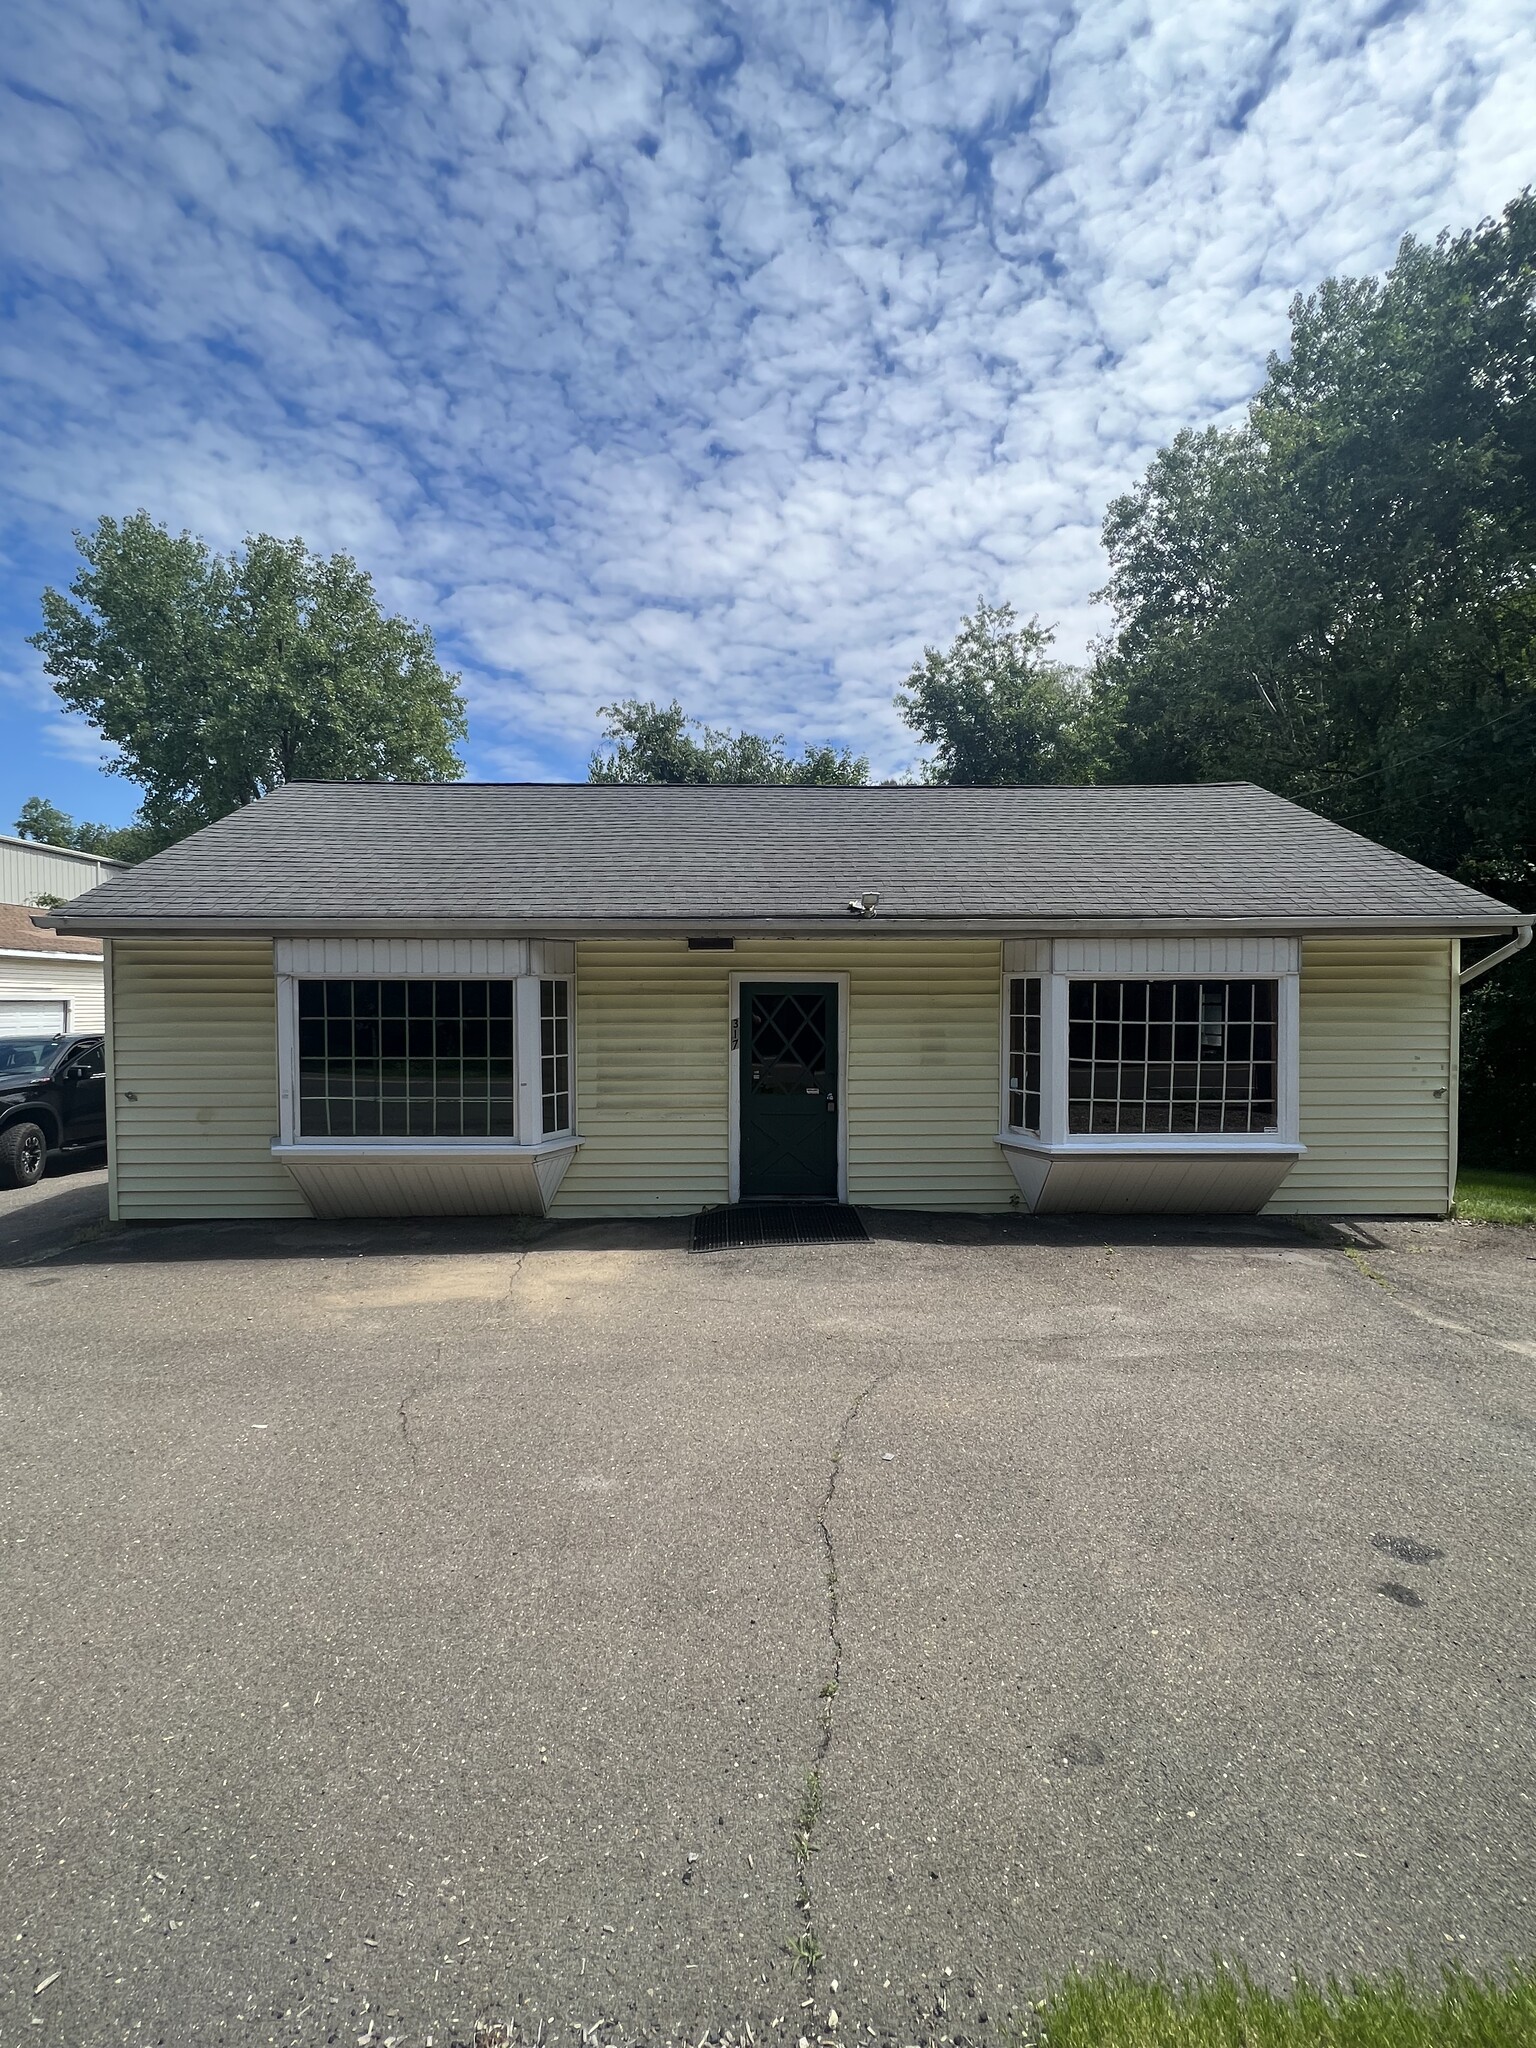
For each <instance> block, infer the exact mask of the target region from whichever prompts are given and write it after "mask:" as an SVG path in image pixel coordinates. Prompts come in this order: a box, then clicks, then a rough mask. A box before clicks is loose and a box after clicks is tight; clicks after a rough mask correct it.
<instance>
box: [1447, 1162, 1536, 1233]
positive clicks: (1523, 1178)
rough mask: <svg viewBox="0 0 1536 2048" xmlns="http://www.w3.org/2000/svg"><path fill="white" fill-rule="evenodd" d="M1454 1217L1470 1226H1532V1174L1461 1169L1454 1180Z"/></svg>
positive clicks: (1535, 1209)
mask: <svg viewBox="0 0 1536 2048" xmlns="http://www.w3.org/2000/svg"><path fill="white" fill-rule="evenodd" d="M1455 1214H1456V1215H1457V1216H1459V1217H1461V1218H1462V1219H1463V1220H1464V1221H1467V1222H1471V1223H1525V1224H1536V1173H1494V1172H1491V1171H1484V1170H1483V1169H1482V1168H1480V1167H1475V1166H1469V1167H1467V1168H1465V1169H1464V1170H1463V1171H1462V1172H1461V1173H1458V1174H1457V1176H1456V1206H1455Z"/></svg>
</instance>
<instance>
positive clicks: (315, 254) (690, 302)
mask: <svg viewBox="0 0 1536 2048" xmlns="http://www.w3.org/2000/svg"><path fill="white" fill-rule="evenodd" d="M0 87H3V90H4V93H5V102H4V105H3V108H0V176H3V178H4V183H5V193H4V206H3V214H0V237H3V240H0V271H3V283H4V289H3V294H0V317H3V323H4V331H3V334H0V375H3V377H4V378H5V381H6V385H7V389H6V393H5V403H4V405H3V407H0V440H3V444H4V445H3V446H0V491H3V494H4V496H3V503H0V827H8V826H9V823H10V820H11V819H12V818H13V817H14V815H15V810H16V807H17V805H18V804H19V803H20V801H21V800H22V799H23V798H24V797H26V796H27V795H30V794H32V793H34V792H36V793H39V794H46V795H50V796H52V797H53V798H54V799H55V800H56V801H59V802H62V803H63V804H64V805H65V807H66V808H68V809H70V810H73V811H75V812H77V813H80V814H84V815H88V816H94V817H102V818H106V819H109V820H113V821H116V820H121V819H125V818H126V817H127V816H128V815H129V814H130V813H131V811H132V808H133V803H134V792H133V789H132V787H131V785H129V784H126V783H123V782H120V781H115V780H113V779H110V778H107V777H104V776H102V775H101V773H100V772H99V765H98V764H99V760H100V753H99V749H98V747H97V745H96V743H95V740H94V738H93V736H92V735H91V734H90V733H89V731H87V730H86V729H84V728H83V727H79V726H77V725H73V724H71V723H69V722H66V721H65V720H64V719H63V718H62V717H61V716H59V715H57V713H56V707H55V706H54V703H53V700H52V698H51V696H50V693H49V691H48V689H47V685H46V679H45V678H44V677H43V676H42V672H41V668H40V666H39V663H38V659H37V657H36V655H35V654H34V653H33V652H32V650H31V649H29V648H28V647H27V645H26V635H27V634H28V633H29V632H30V631H31V630H33V628H34V627H35V625H36V622H37V593H38V591H39V589H40V588H41V586H42V585H43V584H44V583H45V582H48V581H53V582H55V583H63V582H65V581H67V579H68V577H69V575H70V573H71V563H72V547H71V541H70V533H71V529H72V528H74V527H77V526H81V525H86V524H89V523H91V522H92V521H93V520H94V519H95V517H96V516H97V515H98V514H99V513H101V512H113V513H123V512H127V511H129V510H132V509H133V508H134V507H136V506H141V505H142V506H144V507H146V508H147V509H148V510H149V511H150V512H152V513H153V514H154V515H155V516H156V517H158V518H160V519H162V520H164V521H166V522H167V523H168V524H170V525H171V526H173V527H178V528H179V527H182V526H188V527H191V528H192V529H193V530H195V531H196V532H199V533H201V534H202V535H204V536H205V537H206V538H207V539H209V540H210V541H212V542H214V543H215V544H217V545H220V546H228V545H231V544H233V543H235V542H237V541H238V540H239V539H240V537H241V536H242V535H243V534H244V533H245V532H247V531H250V530H257V529H266V530H268V531H272V532H276V533H279V534H284V535H287V534H292V533H299V534H302V535H303V536H304V537H305V538H306V539H307V540H308V541H309V542H310V543H311V545H313V546H317V547H322V548H345V549H347V550H349V551H350V552H352V553H353V554H355V555H356V556H357V558H358V559H359V560H360V561H361V562H362V563H363V564H364V565H365V566H367V567H368V568H369V569H371V570H372V571H373V573H374V575H375V577H376V579H377V581H378V583H379V586H380V588H381V591H382V593H383V594H384V596H385V598H386V599H387V601H388V602H389V603H390V604H391V605H392V606H393V607H395V608H398V609H400V610H404V611H406V612H408V613H409V614H411V615H412V616H414V617H417V618H420V619H423V620H425V621H427V622H428V623H430V624H431V625H432V627H433V628H434V630H435V631H436V633H437V635H438V637H439V641H440V643H441V647H442V650H443V653H444V655H445V657H446V658H447V659H448V660H449V661H450V662H451V663H452V664H453V665H454V666H456V667H459V668H460V669H462V671H463V674H464V678H465V683H466V687H467V688H468V691H469V695H470V700H471V710H472V738H471V745H470V771H471V773H472V774H476V775H481V776H553V777H562V776H568V775H579V774H581V773H582V772H583V768H584V764H585V761H586V757H587V755H588V753H589V751H590V748H591V746H592V743H593V740H594V737H595V732H596V719H595V709H596V707H597V706H598V705H599V704H601V703H603V702H605V701H608V700H610V699H612V698H614V697H616V696H620V695H628V694H632V693H633V694H640V695H644V696H656V697H661V698H668V697H671V696H674V695H675V696H678V697H680V698H681V699H682V701H683V703H684V704H685V705H686V706H687V707H688V708H689V709H690V710H693V711H696V712H701V713H705V714H707V715H709V716H710V717H712V718H714V719H716V720H720V721H728V722H731V723H738V722H740V723H750V724H752V725H754V726H757V727H759V728H767V729H773V730H785V731H787V732H789V733H790V734H791V735H792V736H795V737H815V738H818V739H830V740H834V741H838V742H843V741H847V742H851V743H852V744H854V745H855V746H857V747H859V748H861V749H865V750H867V751H869V752H870V753H871V754H872V756H873V757H874V760H875V764H876V767H877V769H879V770H880V771H881V772H885V773H892V772H897V771H900V770H902V769H904V768H906V767H908V766H910V764H911V761H912V746H911V742H910V736H909V735H907V734H906V733H905V732H904V730H903V728H902V727H901V726H900V724H899V723H898V721H897V720H896V718H895V715H894V713H893V711H892V709H891V704H890V699H891V696H892V693H893V691H894V690H895V688H896V687H897V686H898V685H899V684H900V682H901V680H902V678H903V676H904V674H905V672H906V670H907V668H908V666H909V665H910V663H911V662H912V660H913V659H914V657H915V656H916V655H917V654H918V652H919V651H920V649H921V647H922V645H923V644H924V642H938V643H942V642H945V641H947V640H948V639H949V637H950V636H951V634H952V633H953V631H954V628H955V626H956V624H957V622H958V620H959V618H960V615H961V613H962V612H963V611H964V610H965V609H966V608H968V606H969V605H970V604H971V602H972V601H973V600H974V598H975V597H976V596H977V595H978V594H985V595H986V596H987V597H988V598H991V599H994V600H997V599H1003V598H1008V599H1011V600H1012V601H1013V602H1014V603H1015V604H1016V605H1018V606H1019V608H1020V609H1021V610H1022V611H1024V612H1033V611H1038V612H1039V613H1041V614H1042V615H1043V616H1044V617H1045V618H1046V619H1047V620H1049V621H1054V622H1056V623H1057V624H1058V625H1059V628H1060V638H1061V645H1062V647H1063V648H1064V650H1065V651H1066V652H1068V653H1069V654H1072V655H1079V654H1081V653H1082V652H1083V651H1084V649H1085V648H1086V646H1087V643H1088V641H1089V638H1090V637H1091V636H1092V634H1093V633H1095V632H1096V631H1098V630H1100V629H1101V627H1102V617H1101V615H1100V614H1098V613H1097V612H1096V611H1095V608H1094V607H1093V606H1092V604H1091V602H1090V595H1091V593H1092V591H1093V590H1094V589H1095V587H1096V586H1097V584H1098V583H1099V582H1100V580H1101V576H1102V560H1101V557H1100V554H1099V550H1098V539H1097V535H1098V525H1099V519H1100V516H1101V514H1102V511H1103V507H1104V504H1105V502H1106V500H1107V499H1108V498H1109V497H1110V496H1111V495H1113V493H1114V492H1116V491H1117V490H1119V489H1121V488H1123V487H1124V486H1125V485H1126V484H1127V483H1128V482H1129V481H1130V480H1131V479H1132V478H1133V477H1134V476H1135V475H1136V474H1137V473H1138V472H1139V471H1140V470H1141V469H1142V468H1143V467H1144V466H1145V464H1146V462H1147V460H1148V458H1149V457H1150V455H1151V454H1152V453H1153V451H1154V450H1155V449H1156V448H1157V447H1158V446H1159V445H1160V444H1162V443H1163V442H1165V441H1166V440H1168V439H1169V438H1170V437H1171V436H1172V435H1173V434H1174V433H1175V432H1176V431H1177V430H1178V429H1179V428H1180V427H1182V426H1185V425H1188V424H1199V423H1203V422H1205V421H1207V420H1210V419H1213V418H1221V417H1223V416H1229V415H1231V414H1232V413H1233V412H1234V410H1236V409H1238V408H1240V407H1241V405H1242V403H1243V401H1244V400H1245V399H1246V398H1247V397H1248V396H1249V394H1250V393H1251V392H1252V391H1253V389H1254V388H1255V386H1256V385H1257V383H1258V382H1259V381H1260V379H1261V377H1262V375H1263V366H1264V359H1265V356H1266V354H1267V352H1268V351H1269V350H1270V349H1271V348H1273V347H1275V346H1277V345H1278V344H1280V343H1281V342H1282V341H1283V338H1284V334H1285V327H1286V318H1285V316H1286V306H1287V303H1288V301H1289V300H1290V298H1291V296H1292V295H1293V293H1294V292H1296V291H1297V290H1298V289H1302V288H1306V287H1308V286H1310V285H1312V284H1313V283H1315V282H1316V281H1317V280H1318V279H1319V278H1321V277H1323V276H1325V275H1328V274H1330V273H1333V272H1338V271H1356V272H1358V271H1361V270H1368V269H1379V268H1381V267H1382V266H1383V265H1384V264H1386V263H1387V262H1389V261H1390V260H1391V256H1392V253H1393V250H1394V248H1395V246H1396V243H1397V240H1398V238H1399V236H1400V235H1402V234H1403V233H1404V232H1407V231H1414V232H1418V233H1421V234H1433V233H1434V232H1435V231H1436V230H1437V229H1438V228H1440V227H1441V226H1444V225H1451V226H1454V227H1458V228H1459V227H1463V226H1467V225H1470V224H1471V223H1473V222H1474V221H1475V220H1477V219H1478V218H1479V217H1480V216H1482V215H1485V214H1487V213H1490V212H1496V211H1497V210H1498V209H1499V208H1500V207H1501V206H1502V205H1503V204H1504V202H1505V201H1506V200H1507V199H1508V198H1509V197H1510V196H1511V195H1512V194H1513V193H1514V192H1515V191H1516V190H1517V189H1518V188H1519V187H1520V186H1521V185H1522V184H1524V183H1527V182H1529V181H1531V180H1532V179H1536V124H1533V123H1532V121H1531V118H1530V109H1531V107H1532V106H1533V105H1536V38H1533V37H1532V35H1531V22H1530V15H1529V4H1528V0H1462V4H1452V0H1422V4H1419V5H1413V4H1404V0H1372V4H1369V5H1366V4H1359V0H1290V4H1270V0H1249V4H1236V0H1179V4H1167V0H1164V4H1148V0H1095V4H1094V5H1092V6H1089V7H1083V6H1075V7H1069V6H1066V5H1038V6H1036V5H1031V4H1030V0H965V4H951V5H948V6H944V5H939V4H928V0H886V4H883V5H882V4H879V0H873V4H868V5H863V4H859V5H839V4H836V0H833V4H831V5H828V4H826V0H805V4H802V0H782V4H777V0H761V4H758V5H755V6H753V7H752V8H750V9H743V10H741V11H739V12H737V11H732V10H730V9H725V8H718V7H710V6H702V5H691V4H687V0H622V4H612V5H608V4H594V0H561V5H560V6H559V7H547V6H539V7H535V6H529V5H523V4H517V0H422V4H415V5H409V6H402V5H397V4H374V0H355V4H354V0H347V4H330V0H303V4H300V0H266V4H264V5H263V6H261V7H259V8H257V7H252V6H250V5H249V4H241V5H227V4H224V0H197V4H196V5H195V6H194V5H190V4H189V5H185V6H166V5H161V4H157V0H138V4H118V0H59V4H58V5H55V6H51V7H42V6H38V7H32V8H27V9H22V10H19V11H17V12H13V14H12V15H11V17H10V27H9V29H8V36H7V45H6V47H5V49H4V51H3V52H0Z"/></svg>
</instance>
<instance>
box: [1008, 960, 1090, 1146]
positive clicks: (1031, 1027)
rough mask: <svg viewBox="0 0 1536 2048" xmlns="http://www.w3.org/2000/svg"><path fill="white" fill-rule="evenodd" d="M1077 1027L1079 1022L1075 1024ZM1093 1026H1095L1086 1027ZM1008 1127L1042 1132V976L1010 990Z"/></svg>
mask: <svg viewBox="0 0 1536 2048" xmlns="http://www.w3.org/2000/svg"><path fill="white" fill-rule="evenodd" d="M1071 1028H1072V1029H1074V1030H1075V1029H1077V1028H1078V1027H1077V1026H1076V1025H1073V1026H1072V1027H1071ZM1085 1028H1087V1029H1090V1030H1091V1029H1092V1027H1091V1026H1087V1027H1085ZM1008 1128H1009V1129H1010V1130H1014V1131H1028V1132H1029V1133H1030V1134H1031V1135H1032V1136H1034V1137H1037V1138H1038V1137H1039V1135H1040V976H1039V975H1038V974H1029V975H1024V976H1021V977H1020V979H1019V980H1017V981H1015V982H1012V983H1010V985H1009V992H1008Z"/></svg>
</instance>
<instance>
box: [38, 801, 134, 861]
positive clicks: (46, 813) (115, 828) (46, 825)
mask: <svg viewBox="0 0 1536 2048" xmlns="http://www.w3.org/2000/svg"><path fill="white" fill-rule="evenodd" d="M16 834H17V837H18V838H20V839H36V840H41V841H43V842H44V843H45V844H47V845H49V846H72V847H74V848H75V849H76V851H77V852H80V853H99V854H101V855H102V856H103V857H104V858H105V859H107V860H128V861H132V860H142V859H143V858H144V855H145V853H146V852H148V851H150V849H149V847H148V846H147V845H146V841H145V834H144V831H143V829H142V827H140V826H138V825H91V824H88V823H87V822H86V821H85V820H84V819H83V818H80V819H76V818H72V817H71V816H70V815H69V813H68V811H61V810H60V809H59V807H58V805H57V804H55V803H50V802H49V800H48V799H47V797H42V796H29V797H28V798H27V800H26V802H25V803H24V804H23V805H22V807H21V810H20V812H19V814H18V816H17V819H16Z"/></svg>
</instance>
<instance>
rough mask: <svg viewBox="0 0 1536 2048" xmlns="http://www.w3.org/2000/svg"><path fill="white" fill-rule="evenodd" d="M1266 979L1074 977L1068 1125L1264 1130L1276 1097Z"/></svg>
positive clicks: (1272, 1002) (1273, 1006) (1273, 992)
mask: <svg viewBox="0 0 1536 2048" xmlns="http://www.w3.org/2000/svg"><path fill="white" fill-rule="evenodd" d="M1277 995H1278V985H1277V984H1276V983H1275V982H1273V981H1074V982H1072V983H1071V985H1070V988H1069V990H1068V997H1067V1015H1068V1024H1067V1129H1068V1130H1069V1131H1088V1132H1112V1131H1113V1132H1119V1131H1132V1132H1158V1131H1170V1132H1172V1131H1266V1130H1272V1129H1273V1128H1274V1127H1275V1125H1276V1124H1277V1123H1278V1121H1279V1114H1278V1106H1277V1098H1276V1074H1277V1071H1278V1070H1277V1066H1276V1018H1277V1015H1278V1002H1277Z"/></svg>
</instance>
